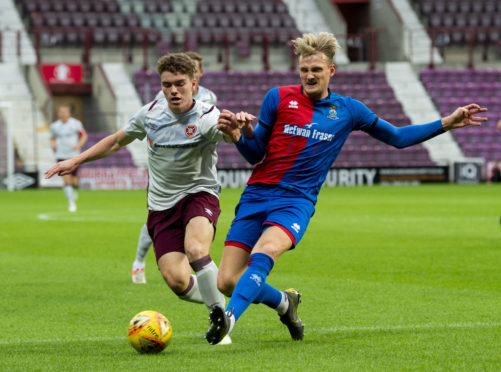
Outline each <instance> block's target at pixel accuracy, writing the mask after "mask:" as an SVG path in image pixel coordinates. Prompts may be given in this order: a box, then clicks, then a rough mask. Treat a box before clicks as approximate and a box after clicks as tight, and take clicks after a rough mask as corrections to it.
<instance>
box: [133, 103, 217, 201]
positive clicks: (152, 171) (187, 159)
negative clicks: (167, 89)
mask: <svg viewBox="0 0 501 372" xmlns="http://www.w3.org/2000/svg"><path fill="white" fill-rule="evenodd" d="M218 117H219V110H218V109H217V108H216V107H215V106H213V105H209V104H207V103H203V102H200V101H197V100H195V105H194V106H193V108H192V109H191V110H189V111H188V112H186V113H184V114H181V115H176V114H174V113H173V112H172V111H171V110H170V109H169V107H168V104H167V100H166V99H165V98H164V99H160V100H156V101H153V102H150V103H148V104H147V105H145V106H143V107H142V108H141V109H140V110H139V111H138V112H137V113H136V114H135V115H134V116H133V117H132V119H130V120H129V123H128V124H127V125H126V126H125V128H124V132H125V134H126V135H127V136H129V137H132V138H137V139H139V140H142V139H143V138H144V137H146V139H147V148H148V165H149V185H148V209H150V210H153V211H161V210H165V209H169V208H172V207H173V206H174V205H175V204H176V203H177V202H178V201H179V200H181V199H182V198H184V197H185V196H186V195H188V194H194V193H197V192H201V191H205V192H208V193H210V194H212V195H214V196H216V197H219V193H220V190H221V186H220V184H219V181H218V179H217V172H216V163H217V153H216V145H217V143H218V142H219V141H222V140H223V133H222V132H221V131H219V130H218V129H217V128H216V124H217V120H218Z"/></svg>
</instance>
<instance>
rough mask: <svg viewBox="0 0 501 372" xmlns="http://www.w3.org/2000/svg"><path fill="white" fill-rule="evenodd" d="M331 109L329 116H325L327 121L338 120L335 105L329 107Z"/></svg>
mask: <svg viewBox="0 0 501 372" xmlns="http://www.w3.org/2000/svg"><path fill="white" fill-rule="evenodd" d="M330 107H331V109H330V110H329V115H327V119H331V120H339V118H338V116H337V111H336V107H337V106H336V105H330Z"/></svg>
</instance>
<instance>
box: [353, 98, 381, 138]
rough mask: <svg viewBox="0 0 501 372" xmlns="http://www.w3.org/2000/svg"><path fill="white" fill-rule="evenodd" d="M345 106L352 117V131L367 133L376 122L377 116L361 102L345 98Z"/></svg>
mask: <svg viewBox="0 0 501 372" xmlns="http://www.w3.org/2000/svg"><path fill="white" fill-rule="evenodd" d="M346 104H347V105H348V108H349V110H350V112H351V114H352V115H353V130H363V131H367V130H368V129H369V128H371V127H372V126H373V125H375V123H376V121H377V116H376V114H375V113H373V112H372V111H371V110H370V109H369V108H368V107H367V106H366V105H364V104H363V103H362V102H360V101H357V100H356V99H353V98H351V97H346Z"/></svg>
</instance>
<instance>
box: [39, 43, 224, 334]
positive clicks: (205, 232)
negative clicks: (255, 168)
mask: <svg viewBox="0 0 501 372" xmlns="http://www.w3.org/2000/svg"><path fill="white" fill-rule="evenodd" d="M157 69H158V73H159V75H160V79H161V83H162V89H163V92H164V94H165V97H166V99H161V100H156V101H153V102H152V103H149V104H148V105H145V106H143V107H142V108H141V109H140V110H139V111H138V112H137V113H136V114H135V115H134V117H132V119H130V121H129V123H128V124H127V126H126V127H125V128H124V129H122V130H119V131H118V132H116V133H114V134H112V135H110V136H108V137H106V138H104V139H103V140H101V141H100V142H98V143H97V144H95V145H94V146H92V147H91V148H89V149H88V150H86V151H84V152H83V153H81V154H80V155H78V156H76V157H74V158H72V159H69V160H65V161H63V162H60V163H58V164H56V165H54V166H53V167H52V168H51V169H49V170H48V171H47V172H46V177H48V178H49V177H52V176H53V175H54V174H59V175H65V174H69V173H71V172H72V171H73V170H74V169H75V168H76V167H78V166H79V165H80V164H82V163H85V162H89V161H93V160H97V159H100V158H103V157H106V156H108V155H110V154H112V153H114V152H116V151H118V150H119V149H121V148H122V147H124V146H126V145H127V144H129V143H131V142H132V141H133V140H134V139H136V138H137V139H139V140H142V139H143V138H144V137H146V138H147V142H148V164H149V185H148V210H149V212H148V221H147V225H148V232H149V234H150V236H151V237H152V238H153V242H154V248H155V256H156V259H157V264H158V267H159V269H160V272H161V273H162V276H163V278H164V280H165V282H166V283H167V285H168V286H169V287H170V288H171V290H172V291H173V292H174V293H175V294H176V295H178V296H179V298H180V299H183V300H186V301H191V302H197V303H205V305H206V306H207V307H208V308H212V307H214V306H218V307H219V308H220V309H224V304H225V299H224V296H223V295H222V294H221V293H220V292H219V291H218V289H217V282H216V281H217V266H216V264H215V263H214V262H213V261H212V259H211V258H210V255H209V250H210V246H211V243H212V240H213V237H214V232H215V226H216V223H217V219H218V216H219V213H220V209H219V192H220V188H221V187H220V184H219V182H218V180H217V173H216V162H217V153H216V145H217V142H218V141H221V140H223V133H222V132H220V131H219V130H218V129H217V128H216V125H217V120H218V117H219V110H218V109H217V108H216V107H215V106H212V105H208V104H206V103H203V102H200V101H195V100H194V99H193V87H194V84H195V80H194V73H195V64H194V62H193V61H192V60H191V59H190V58H189V57H188V56H187V55H186V54H184V53H172V54H168V55H166V56H164V57H162V58H160V59H159V61H158V64H157ZM226 139H227V140H228V141H230V139H229V138H228V137H226ZM191 269H193V270H194V272H195V275H192V274H191ZM221 311H223V310H221ZM229 342H231V341H229Z"/></svg>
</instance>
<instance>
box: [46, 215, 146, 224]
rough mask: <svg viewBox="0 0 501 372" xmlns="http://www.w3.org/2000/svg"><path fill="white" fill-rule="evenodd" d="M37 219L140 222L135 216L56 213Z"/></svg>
mask: <svg viewBox="0 0 501 372" xmlns="http://www.w3.org/2000/svg"><path fill="white" fill-rule="evenodd" d="M37 218H38V219H39V220H42V221H68V222H71V221H96V222H120V223H121V222H140V221H141V218H140V217H136V216H130V217H126V216H123V215H121V216H118V215H116V216H111V215H105V216H103V215H99V216H89V215H78V214H77V215H69V214H67V213H64V214H57V213H39V214H37Z"/></svg>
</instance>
